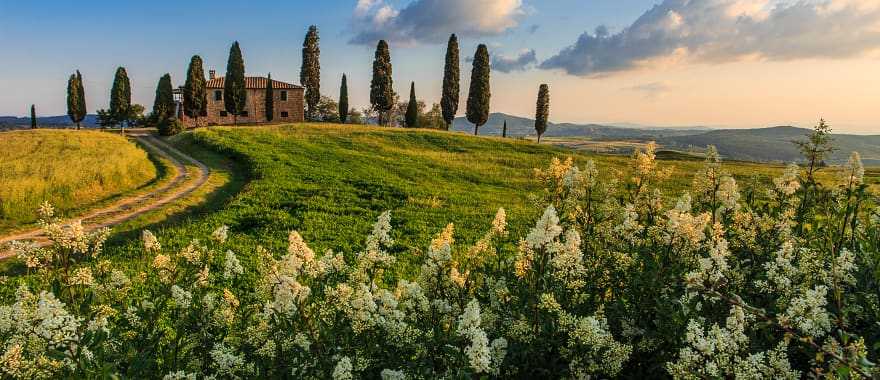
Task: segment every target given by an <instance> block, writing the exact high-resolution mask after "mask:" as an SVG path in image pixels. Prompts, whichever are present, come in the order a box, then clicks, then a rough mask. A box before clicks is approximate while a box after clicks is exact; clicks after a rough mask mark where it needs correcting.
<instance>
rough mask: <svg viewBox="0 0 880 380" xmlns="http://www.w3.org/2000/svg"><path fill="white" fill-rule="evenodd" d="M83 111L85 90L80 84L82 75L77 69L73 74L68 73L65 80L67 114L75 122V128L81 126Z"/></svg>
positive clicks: (84, 107)
mask: <svg viewBox="0 0 880 380" xmlns="http://www.w3.org/2000/svg"><path fill="white" fill-rule="evenodd" d="M85 113H86V101H85V91H84V90H83V86H82V75H80V73H79V70H77V71H76V73H75V74H70V78H69V79H68V80H67V116H69V117H70V121H71V122H73V123H74V124H76V129H80V128H81V127H80V122H82V120H83V119H84V118H85Z"/></svg>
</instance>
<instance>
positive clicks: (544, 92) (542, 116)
mask: <svg viewBox="0 0 880 380" xmlns="http://www.w3.org/2000/svg"><path fill="white" fill-rule="evenodd" d="M549 117H550V87H547V85H546V84H542V85H541V87H539V88H538V102H537V108H536V109H535V132H537V133H538V144H540V143H541V136H542V135H543V134H544V132H546V131H547V119H548V118H549Z"/></svg>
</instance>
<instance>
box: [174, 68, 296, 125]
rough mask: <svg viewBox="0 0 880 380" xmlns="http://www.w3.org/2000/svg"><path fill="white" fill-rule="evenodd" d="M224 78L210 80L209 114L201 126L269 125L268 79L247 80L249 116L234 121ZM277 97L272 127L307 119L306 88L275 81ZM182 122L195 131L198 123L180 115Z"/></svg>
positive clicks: (274, 90) (247, 113)
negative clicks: (224, 98) (267, 108)
mask: <svg viewBox="0 0 880 380" xmlns="http://www.w3.org/2000/svg"><path fill="white" fill-rule="evenodd" d="M223 79H224V78H223V77H219V78H213V73H212V78H210V79H209V80H208V83H207V86H206V87H207V89H208V112H207V115H205V116H202V117H199V118H198V126H204V125H232V124H233V122H237V123H238V124H260V123H266V122H267V120H266V84H267V83H268V82H267V81H268V80H267V79H266V78H265V77H247V78H245V89H246V91H247V102H246V104H245V108H244V109H245V111H244V112H245V114H242V115H239V116H238V117H237V118H235V119H233V117H232V115H230V114H229V113H228V112H226V107H225V105H224V103H223V96H224V91H223ZM272 86H273V93H274V99H275V104H274V108H275V112H274V113H275V117H274V118H273V119H272V121H271V122H272V123H285V122H288V123H295V122H302V121H303V120H304V119H305V109H304V100H303V98H304V92H305V89H304V88H303V87H302V86H297V85H294V84H290V83H284V82H280V81H277V80H272ZM178 114H179V116H180V119H181V120H182V121H183V122H184V123H185V124H187V126H190V127H195V126H196V125H195V120H194V119H192V118H189V117H186V116H185V115H182V112H179V113H178Z"/></svg>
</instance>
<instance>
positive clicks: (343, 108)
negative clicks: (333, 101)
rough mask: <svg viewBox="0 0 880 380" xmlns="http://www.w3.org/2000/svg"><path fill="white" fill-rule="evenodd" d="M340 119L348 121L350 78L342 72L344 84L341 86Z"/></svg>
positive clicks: (343, 121)
mask: <svg viewBox="0 0 880 380" xmlns="http://www.w3.org/2000/svg"><path fill="white" fill-rule="evenodd" d="M339 121H340V122H341V123H342V124H345V122H346V121H348V79H346V77H345V74H342V85H340V86H339Z"/></svg>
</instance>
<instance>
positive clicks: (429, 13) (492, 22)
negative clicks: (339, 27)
mask: <svg viewBox="0 0 880 380" xmlns="http://www.w3.org/2000/svg"><path fill="white" fill-rule="evenodd" d="M526 12H527V10H526V9H525V8H524V6H523V4H522V0H413V1H412V2H411V3H409V4H408V5H406V6H405V7H404V8H403V9H400V10H397V9H395V8H394V7H392V6H391V5H389V4H388V3H386V2H385V0H358V2H357V5H356V6H355V9H354V12H353V15H352V29H353V31H354V36H353V37H352V38H351V40H349V43H352V44H361V45H373V44H375V43H376V41H378V40H380V39H385V40H387V41H389V42H392V43H396V44H399V45H415V44H418V43H439V42H444V41H446V39H447V38H449V35H450V34H452V33H457V34H458V35H459V36H467V37H482V36H491V35H499V34H502V33H504V32H506V31H508V30H510V29H512V28H514V27H516V26H518V25H519V21H520V20H521V19H522V17H523V16H525V14H526Z"/></svg>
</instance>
